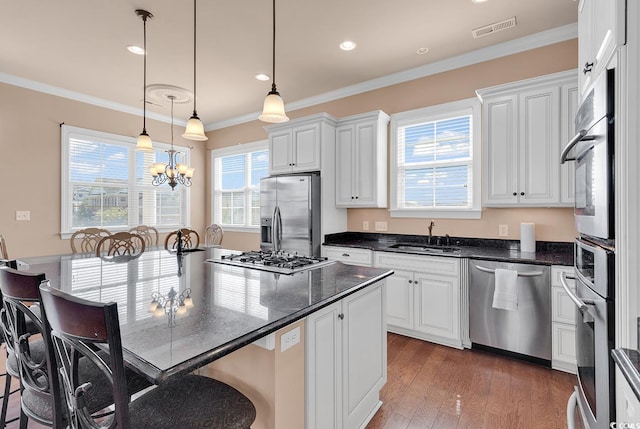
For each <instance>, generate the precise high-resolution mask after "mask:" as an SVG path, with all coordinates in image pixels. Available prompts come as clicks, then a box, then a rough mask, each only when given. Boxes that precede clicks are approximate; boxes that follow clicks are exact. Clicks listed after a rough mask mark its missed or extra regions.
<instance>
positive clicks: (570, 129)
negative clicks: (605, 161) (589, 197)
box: [559, 81, 580, 206]
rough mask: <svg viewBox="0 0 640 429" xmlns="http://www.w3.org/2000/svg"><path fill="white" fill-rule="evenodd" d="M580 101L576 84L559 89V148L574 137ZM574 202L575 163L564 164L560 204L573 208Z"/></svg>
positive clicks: (561, 176) (565, 85)
mask: <svg viewBox="0 0 640 429" xmlns="http://www.w3.org/2000/svg"><path fill="white" fill-rule="evenodd" d="M579 101H580V95H579V88H578V82H575V81H574V82H571V83H567V84H564V85H562V87H561V88H560V118H561V119H560V121H561V122H560V129H561V130H560V147H559V150H560V151H562V149H563V148H564V146H565V145H566V144H567V143H569V141H571V139H572V138H573V136H574V135H575V133H576V132H575V120H574V118H575V117H576V113H577V112H578V107H579ZM574 201H575V162H565V163H564V164H562V165H561V166H560V203H562V204H563V205H564V204H566V205H569V206H573V204H574Z"/></svg>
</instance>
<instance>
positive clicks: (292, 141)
mask: <svg viewBox="0 0 640 429" xmlns="http://www.w3.org/2000/svg"><path fill="white" fill-rule="evenodd" d="M334 127H335V119H334V118H333V117H331V116H329V115H327V114H321V115H313V116H308V117H305V118H301V119H299V120H292V121H290V122H286V123H284V124H277V125H269V126H267V127H265V129H266V130H267V131H268V132H269V173H270V174H283V173H297V172H309V171H319V170H320V169H321V168H322V146H323V142H324V140H325V139H329V141H330V142H331V144H332V143H333V140H334V136H333V133H334V130H335V128H334ZM328 134H331V135H328Z"/></svg>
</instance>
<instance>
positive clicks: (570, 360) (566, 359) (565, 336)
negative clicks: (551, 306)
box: [551, 322, 576, 373]
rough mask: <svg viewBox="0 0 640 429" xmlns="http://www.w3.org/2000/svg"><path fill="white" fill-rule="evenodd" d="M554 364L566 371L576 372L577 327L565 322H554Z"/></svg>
mask: <svg viewBox="0 0 640 429" xmlns="http://www.w3.org/2000/svg"><path fill="white" fill-rule="evenodd" d="M551 329H552V335H551V337H552V339H553V347H552V358H551V359H552V365H553V367H554V368H557V369H562V370H564V371H569V372H573V373H575V372H576V369H575V367H576V328H575V326H572V325H566V324H564V323H555V322H554V323H552V324H551Z"/></svg>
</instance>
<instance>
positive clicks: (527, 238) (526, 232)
mask: <svg viewBox="0 0 640 429" xmlns="http://www.w3.org/2000/svg"><path fill="white" fill-rule="evenodd" d="M520 251H521V252H535V251H536V224H535V223H526V222H523V223H521V224H520Z"/></svg>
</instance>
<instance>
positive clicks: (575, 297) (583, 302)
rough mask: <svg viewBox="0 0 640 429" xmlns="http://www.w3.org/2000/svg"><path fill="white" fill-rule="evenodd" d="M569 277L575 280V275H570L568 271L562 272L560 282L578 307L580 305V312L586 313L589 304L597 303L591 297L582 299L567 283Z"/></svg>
mask: <svg viewBox="0 0 640 429" xmlns="http://www.w3.org/2000/svg"><path fill="white" fill-rule="evenodd" d="M567 279H571V280H575V277H573V276H568V275H567V273H562V275H561V276H560V284H561V285H562V289H564V291H565V293H566V294H567V295H568V296H569V298H570V299H571V301H573V303H574V304H575V305H576V307H578V310H580V313H584V312H585V311H587V310H589V307H588V306H589V305H595V303H594V302H593V300H591V299H584V300H583V299H580V298H579V297H578V295H576V294H575V293H574V292H573V291H572V290H571V288H570V287H569V285H568V284H567Z"/></svg>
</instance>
